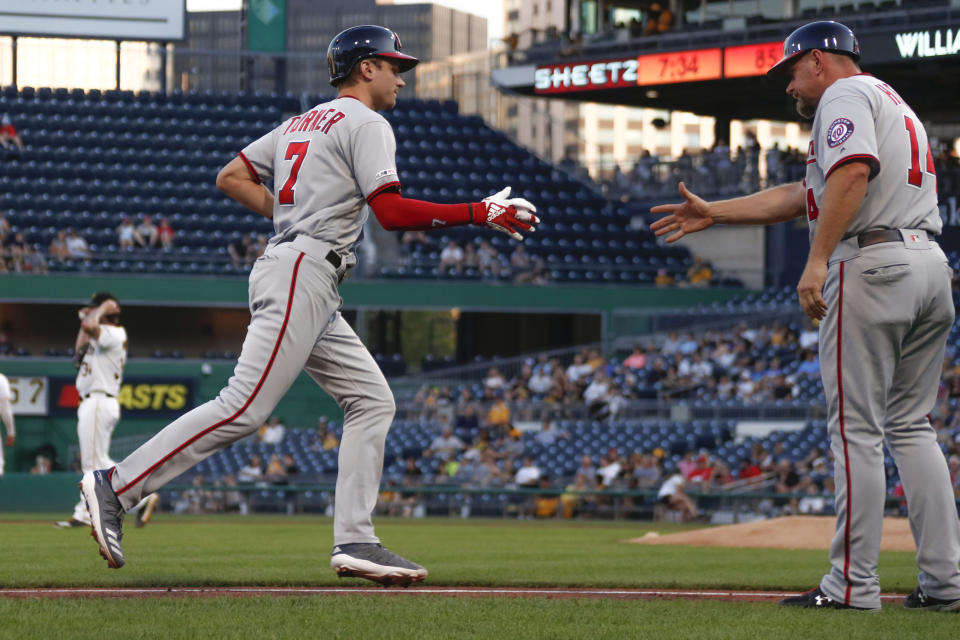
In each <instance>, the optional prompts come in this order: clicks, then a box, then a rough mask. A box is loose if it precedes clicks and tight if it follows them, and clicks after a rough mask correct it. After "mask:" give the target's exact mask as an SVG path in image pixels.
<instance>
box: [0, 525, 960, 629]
mask: <svg viewBox="0 0 960 640" xmlns="http://www.w3.org/2000/svg"><path fill="white" fill-rule="evenodd" d="M59 515H62V514H56V515H50V516H46V517H43V516H38V515H37V514H0V587H2V588H15V587H67V586H111V587H144V586H151V587H157V586H237V585H259V586H348V585H356V586H367V585H368V583H366V582H364V581H360V580H339V579H338V578H337V577H336V576H335V575H334V573H333V572H332V571H331V570H330V568H329V553H330V547H331V538H332V532H331V522H330V519H329V518H314V517H267V516H253V517H240V516H216V517H214V516H203V517H199V516H172V515H167V514H160V515H159V516H158V517H157V519H156V521H155V522H154V523H152V524H151V525H150V526H148V527H146V528H145V529H135V528H133V526H132V524H133V523H132V522H130V523H129V526H128V527H127V531H126V535H125V538H124V548H125V551H126V555H127V566H126V567H124V568H123V569H121V570H119V571H116V570H109V569H107V568H106V563H105V562H104V561H103V560H102V559H101V558H100V556H99V555H98V554H97V551H96V545H95V543H94V542H93V540H92V539H91V538H90V536H89V532H88V531H87V530H86V529H70V530H58V529H55V528H54V527H53V526H52V523H53V520H55V519H56V518H57V517H58V516H59ZM677 528H678V526H677V525H667V524H660V523H657V524H652V523H645V522H636V523H634V522H631V523H621V522H560V521H549V522H536V521H534V522H531V521H523V522H518V521H511V520H477V519H473V520H390V519H380V520H379V521H378V529H377V530H378V534H379V535H380V537H381V538H382V539H383V541H384V543H385V544H386V545H387V546H389V547H390V548H392V549H394V550H396V551H398V552H400V553H402V554H404V555H406V556H408V557H410V558H412V559H414V560H416V561H418V562H420V563H422V564H424V565H425V566H427V567H428V568H429V569H430V577H429V578H428V582H427V585H428V586H441V585H450V586H452V585H462V586H468V585H469V586H480V585H484V586H508V587H520V586H531V587H533V586H541V587H542V586H557V587H561V586H562V587H664V588H731V589H769V590H777V591H781V590H786V591H798V592H799V591H803V590H806V589H808V588H810V587H812V586H814V585H816V583H817V582H818V580H819V578H820V576H821V574H822V573H823V572H824V571H825V569H826V567H827V554H826V552H822V551H776V550H769V549H709V548H702V547H665V546H646V545H634V544H627V543H625V542H624V540H626V539H628V538H632V537H637V536H640V535H643V534H644V533H645V532H647V531H650V530H656V531H658V532H660V533H665V532H668V531H671V530H676V529H677ZM880 562H881V576H880V577H881V582H882V585H883V588H884V591H885V592H901V593H905V592H909V591H910V590H912V589H913V587H914V586H915V584H916V582H915V581H916V568H915V567H914V561H913V557H912V554H909V553H897V552H889V553H883V554H882V555H881V560H880ZM414 588H415V587H414ZM958 629H960V616H957V615H952V614H937V613H929V612H916V611H905V610H903V609H901V608H900V607H899V606H898V605H895V604H889V605H887V606H885V607H884V611H883V612H882V613H880V614H878V615H872V614H862V613H857V612H843V611H828V612H814V611H796V610H787V609H783V608H780V607H778V606H776V605H775V604H772V603H736V602H717V601H708V600H696V601H690V600H647V601H636V600H630V601H627V600H616V599H606V600H551V599H546V598H519V599H512V598H462V599H459V598H451V597H443V596H437V597H426V596H424V597H416V598H408V597H391V596H334V595H323V596H304V597H300V596H296V597H291V596H285V597H277V596H259V597H249V598H229V597H222V598H221V597H217V598H209V597H205V598H191V597H176V598H173V597H170V598H148V599H129V600H127V599H100V598H84V599H70V600H49V599H36V600H32V599H31V600H14V599H0V638H6V637H10V638H18V639H23V638H34V637H37V638H40V637H42V638H61V637H62V638H87V637H89V638H104V637H112V638H117V637H122V638H131V637H132V638H141V637H143V638H147V637H156V638H161V637H162V638H199V637H216V638H313V637H318V638H320V637H322V638H417V639H418V640H421V639H424V638H613V637H617V638H686V637H690V638H693V637H696V638H764V639H765V640H769V638H771V637H775V638H779V637H783V638H800V637H806V638H819V637H833V636H835V635H838V634H843V635H844V636H846V637H848V638H861V637H862V638H878V637H890V638H908V637H923V638H956V637H957V636H958V635H960V631H958Z"/></svg>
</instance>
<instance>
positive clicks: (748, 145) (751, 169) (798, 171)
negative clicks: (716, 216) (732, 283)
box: [564, 130, 806, 201]
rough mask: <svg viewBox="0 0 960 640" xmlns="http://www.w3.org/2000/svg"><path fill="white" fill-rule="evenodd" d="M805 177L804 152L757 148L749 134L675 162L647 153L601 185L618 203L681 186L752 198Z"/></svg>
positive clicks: (569, 163)
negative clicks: (763, 190) (732, 143)
mask: <svg viewBox="0 0 960 640" xmlns="http://www.w3.org/2000/svg"><path fill="white" fill-rule="evenodd" d="M761 155H762V156H763V162H761ZM761 164H765V167H766V170H765V171H761ZM564 166H565V167H566V168H568V169H572V168H573V163H572V161H571V160H567V161H566V162H565V164H564ZM805 173H806V151H805V150H801V149H794V148H788V149H783V148H781V147H780V145H779V144H778V143H774V145H773V146H772V147H770V148H769V149H761V148H760V145H759V143H758V142H757V138H756V134H754V133H753V132H752V131H749V130H748V131H747V132H746V134H745V137H744V144H743V145H741V146H739V147H737V148H736V149H735V150H731V149H730V146H729V145H728V144H727V143H726V141H725V140H718V141H717V143H716V144H715V145H714V146H713V148H712V149H702V150H699V151H693V152H691V151H690V150H687V149H684V151H683V152H682V153H681V154H680V156H679V157H677V158H674V159H663V158H660V157H658V156H656V155H654V154H652V153H650V152H649V151H648V150H646V149H645V150H644V151H643V152H642V153H641V155H640V157H639V158H637V160H636V162H634V164H633V166H632V167H630V168H629V169H628V170H626V171H624V170H623V169H622V168H621V167H619V166H617V167H615V168H614V170H613V174H612V175H611V176H609V178H607V179H605V180H604V181H603V183H602V186H603V187H604V189H605V190H606V192H607V193H608V195H609V196H610V197H613V198H615V199H618V200H622V201H627V200H631V199H649V198H659V197H662V196H664V195H674V194H675V193H676V189H677V183H678V182H680V181H683V182H684V183H685V184H686V185H687V186H688V187H689V188H690V189H691V190H693V191H695V192H697V193H703V194H733V193H740V192H743V193H752V192H753V191H756V190H757V189H759V188H761V187H771V186H774V185H777V184H783V183H786V182H796V181H799V180H802V179H803V176H804V174H805Z"/></svg>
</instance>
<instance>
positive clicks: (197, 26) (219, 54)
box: [174, 0, 487, 95]
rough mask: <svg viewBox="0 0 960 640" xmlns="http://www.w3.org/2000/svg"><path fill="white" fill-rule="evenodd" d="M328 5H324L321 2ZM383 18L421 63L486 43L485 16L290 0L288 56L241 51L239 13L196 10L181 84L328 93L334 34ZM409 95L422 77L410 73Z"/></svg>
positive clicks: (359, 1) (435, 8)
mask: <svg viewBox="0 0 960 640" xmlns="http://www.w3.org/2000/svg"><path fill="white" fill-rule="evenodd" d="M318 5H322V6H318ZM358 24H379V25H383V26H385V27H388V28H390V29H393V30H394V31H396V32H397V33H398V34H399V35H400V39H401V41H402V43H403V49H404V51H405V52H408V53H410V54H411V55H414V56H416V57H418V58H420V59H421V60H423V61H431V60H442V59H445V58H447V57H449V56H451V55H458V54H464V53H468V52H471V51H478V50H485V49H486V48H487V21H486V19H484V18H481V17H479V16H475V15H473V14H470V13H466V12H463V11H457V10H455V9H450V8H447V7H443V6H439V5H435V4H428V3H423V4H402V5H393V4H378V3H377V2H375V0H323V2H322V3H318V2H316V1H315V0H286V55H285V56H279V55H276V54H270V53H258V54H253V55H251V56H250V58H248V60H247V61H246V62H244V61H241V60H240V59H239V57H238V56H237V55H236V52H238V51H239V50H240V49H241V48H242V46H244V44H245V43H244V42H243V35H242V34H243V33H244V32H245V27H244V15H243V13H242V12H240V11H209V12H198V13H191V14H190V16H189V22H188V25H187V30H188V31H187V32H188V39H187V42H186V43H185V44H184V45H183V46H182V47H181V49H183V50H185V51H181V53H177V54H176V56H175V62H174V69H175V73H176V76H177V78H178V84H179V85H180V86H181V87H183V88H195V89H218V90H219V89H232V90H237V89H241V88H243V89H248V90H255V91H275V90H277V89H281V90H290V91H295V92H300V91H305V92H308V93H315V94H316V93H320V94H322V93H330V92H331V91H332V88H331V87H330V85H329V82H328V81H329V76H328V73H327V64H326V53H327V45H328V44H329V43H330V40H331V39H332V38H333V37H334V36H335V35H336V34H337V33H339V32H340V31H342V30H343V29H346V28H347V27H352V26H355V25H358ZM404 79H405V80H406V81H407V85H408V87H409V93H408V95H413V94H414V93H415V92H416V75H415V74H408V75H407V76H405V77H404Z"/></svg>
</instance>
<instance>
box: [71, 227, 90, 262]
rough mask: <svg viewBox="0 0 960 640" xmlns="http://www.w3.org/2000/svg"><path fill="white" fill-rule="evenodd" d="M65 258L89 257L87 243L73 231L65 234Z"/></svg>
mask: <svg viewBox="0 0 960 640" xmlns="http://www.w3.org/2000/svg"><path fill="white" fill-rule="evenodd" d="M67 256H68V257H70V258H89V257H90V248H89V247H88V246H87V241H86V240H84V239H83V238H82V237H81V236H80V235H79V234H78V233H77V232H76V231H74V230H73V229H71V230H70V231H69V232H67Z"/></svg>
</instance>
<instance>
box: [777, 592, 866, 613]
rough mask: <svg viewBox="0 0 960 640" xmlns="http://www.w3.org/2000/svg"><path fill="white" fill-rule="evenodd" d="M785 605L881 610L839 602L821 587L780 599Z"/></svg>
mask: <svg viewBox="0 0 960 640" xmlns="http://www.w3.org/2000/svg"><path fill="white" fill-rule="evenodd" d="M780 604H781V605H783V606H784V607H803V608H805V609H851V610H854V611H879V610H880V609H870V608H868V607H854V606H851V605H849V604H843V603H842V602H837V601H836V600H834V599H833V598H831V597H830V596H828V595H827V594H825V593H824V592H823V591H821V590H820V587H817V588H816V589H811V590H810V591H807V592H806V593H802V594H800V595H799V596H791V597H789V598H784V599H783V600H781V601H780Z"/></svg>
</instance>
